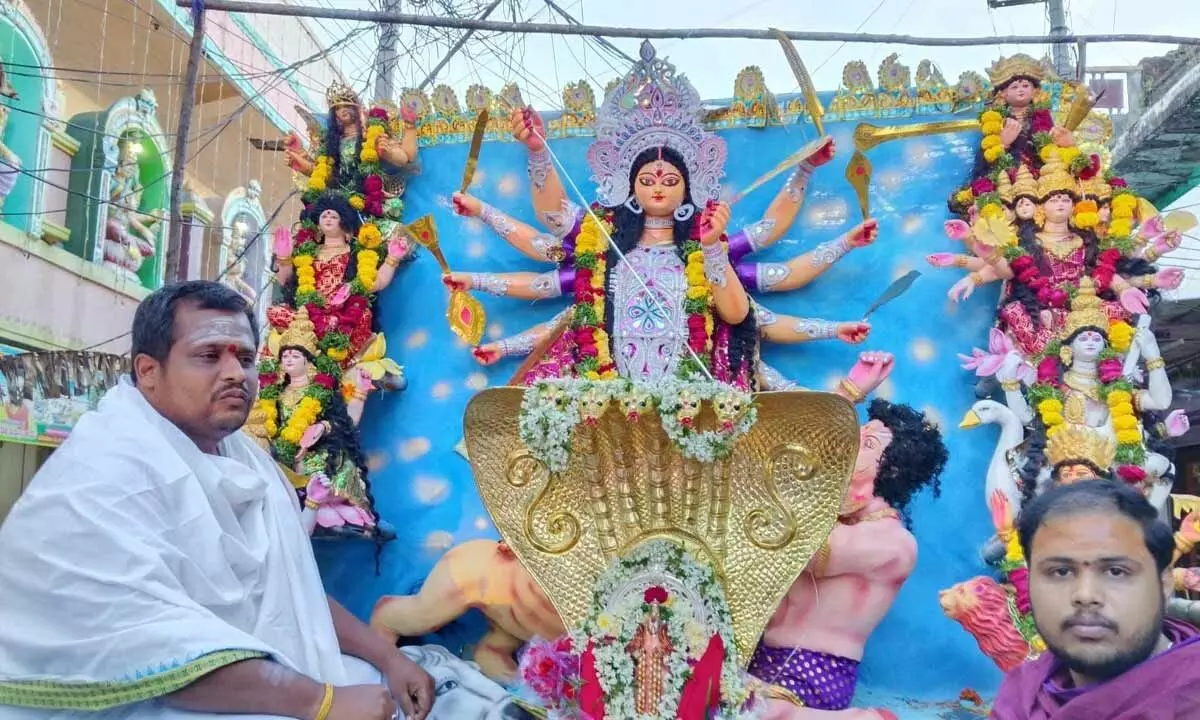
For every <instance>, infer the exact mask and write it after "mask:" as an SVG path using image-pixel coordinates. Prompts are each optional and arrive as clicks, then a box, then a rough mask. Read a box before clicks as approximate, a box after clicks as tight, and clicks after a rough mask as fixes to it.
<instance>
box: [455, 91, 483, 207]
mask: <svg viewBox="0 0 1200 720" xmlns="http://www.w3.org/2000/svg"><path fill="white" fill-rule="evenodd" d="M487 124H488V110H487V108H484V109H482V110H480V111H479V117H477V118H475V134H474V135H472V136H471V149H470V150H468V151H467V166H466V167H465V168H463V178H462V187H461V188H460V189H459V192H460V193H465V192H466V191H467V188H469V187H471V181H473V180H474V179H475V168H476V167H477V166H478V165H479V150H480V148H482V147H483V135H484V133H485V132H487Z"/></svg>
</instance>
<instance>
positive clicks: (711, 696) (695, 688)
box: [675, 635, 725, 720]
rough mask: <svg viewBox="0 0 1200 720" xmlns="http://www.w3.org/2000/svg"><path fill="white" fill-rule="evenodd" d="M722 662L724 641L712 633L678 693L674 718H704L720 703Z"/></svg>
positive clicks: (689, 719) (691, 719)
mask: <svg viewBox="0 0 1200 720" xmlns="http://www.w3.org/2000/svg"><path fill="white" fill-rule="evenodd" d="M724 662H725V643H724V642H723V641H722V640H721V636H720V635H713V636H712V639H710V640H709V641H708V647H707V648H706V649H705V650H704V654H703V655H701V656H700V661H699V662H697V663H696V665H695V667H693V668H692V676H691V677H690V678H688V681H687V683H686V684H684V686H683V692H682V693H680V695H679V708H678V709H677V712H676V714H675V718H676V720H705V719H706V718H707V717H708V716H709V713H708V711H709V709H710V708H715V707H717V706H718V705H719V704H720V703H721V665H722V664H723V663H724Z"/></svg>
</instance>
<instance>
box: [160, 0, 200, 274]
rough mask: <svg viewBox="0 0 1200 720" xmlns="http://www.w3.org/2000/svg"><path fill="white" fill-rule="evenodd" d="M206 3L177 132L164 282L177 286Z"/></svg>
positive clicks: (195, 31) (196, 11)
mask: <svg viewBox="0 0 1200 720" xmlns="http://www.w3.org/2000/svg"><path fill="white" fill-rule="evenodd" d="M204 17H205V14H204V2H203V0H199V2H196V3H195V4H194V5H193V6H192V44H191V47H190V48H189V49H188V62H187V70H185V71H184V79H183V95H182V97H183V100H182V101H181V103H180V106H179V126H178V127H177V128H176V129H175V159H174V162H172V163H171V200H170V221H169V222H170V224H169V225H168V226H167V253H166V257H165V258H164V263H165V266H164V269H163V278H164V280H165V282H168V283H173V282H175V281H177V280H186V279H187V278H185V277H183V276H182V275H180V272H179V256H180V253H181V252H182V248H183V213H182V212H181V211H180V208H181V206H182V202H183V197H182V196H183V174H184V172H185V171H186V170H187V149H188V133H189V132H190V131H191V129H192V108H193V107H194V106H195V105H196V85H197V83H198V82H199V78H200V63H201V62H202V61H203V55H204Z"/></svg>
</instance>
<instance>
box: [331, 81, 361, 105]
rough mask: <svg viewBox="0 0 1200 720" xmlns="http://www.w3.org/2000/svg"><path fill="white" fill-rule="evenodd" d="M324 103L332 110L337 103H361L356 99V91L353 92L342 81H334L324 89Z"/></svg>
mask: <svg viewBox="0 0 1200 720" xmlns="http://www.w3.org/2000/svg"><path fill="white" fill-rule="evenodd" d="M325 103H326V104H327V105H329V108H330V109H331V110H332V109H333V108H335V107H338V106H339V105H355V106H357V105H361V104H362V103H360V102H359V100H358V93H356V92H354V90H352V89H351V88H350V87H349V86H347V85H346V84H344V83H342V82H338V81H334V83H333V84H332V85H330V86H329V87H328V88H326V90H325Z"/></svg>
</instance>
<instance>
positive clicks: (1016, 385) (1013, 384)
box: [1000, 380, 1021, 392]
mask: <svg viewBox="0 0 1200 720" xmlns="http://www.w3.org/2000/svg"><path fill="white" fill-rule="evenodd" d="M1000 389H1001V390H1003V391H1004V392H1017V391H1018V390H1020V389H1021V381H1020V380H1004V381H1002V382H1001V383H1000Z"/></svg>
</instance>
